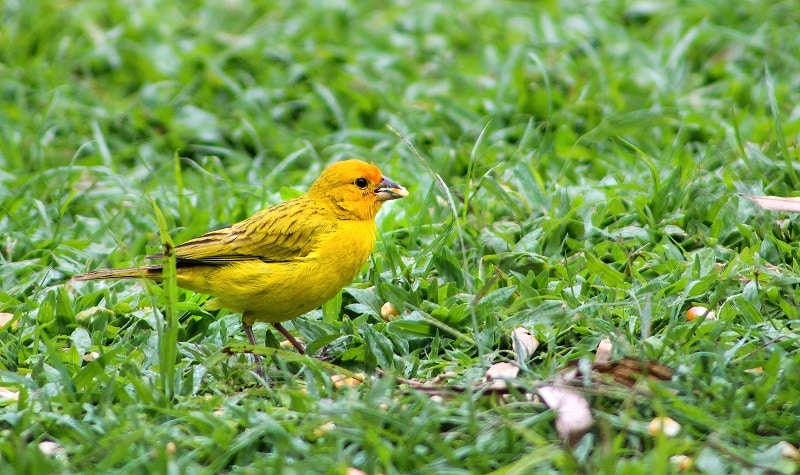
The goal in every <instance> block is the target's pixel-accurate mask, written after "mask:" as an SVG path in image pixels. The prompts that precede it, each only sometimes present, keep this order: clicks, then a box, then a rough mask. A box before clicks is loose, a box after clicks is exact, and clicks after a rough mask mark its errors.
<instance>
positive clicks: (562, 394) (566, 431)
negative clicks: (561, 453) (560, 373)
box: [536, 386, 592, 446]
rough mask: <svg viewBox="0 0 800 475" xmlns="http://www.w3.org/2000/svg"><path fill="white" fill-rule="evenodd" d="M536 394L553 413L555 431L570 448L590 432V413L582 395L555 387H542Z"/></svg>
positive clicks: (587, 402) (587, 403)
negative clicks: (554, 415)
mask: <svg viewBox="0 0 800 475" xmlns="http://www.w3.org/2000/svg"><path fill="white" fill-rule="evenodd" d="M536 392H537V393H538V394H539V397H540V398H542V401H544V403H545V404H547V406H548V407H549V408H550V409H552V410H553V411H555V413H556V431H557V432H558V435H559V436H560V437H561V438H562V439H564V440H565V441H566V442H567V443H568V444H569V445H570V446H574V445H575V444H576V443H578V441H579V440H580V439H581V437H583V435H584V434H586V433H587V432H589V430H591V428H592V411H591V409H590V408H589V401H587V400H586V398H585V397H583V395H582V394H580V393H578V392H575V391H572V390H570V389H566V388H561V387H557V386H542V387H540V388H538V389H537V390H536Z"/></svg>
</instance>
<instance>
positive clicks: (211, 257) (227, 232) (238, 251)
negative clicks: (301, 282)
mask: <svg viewBox="0 0 800 475" xmlns="http://www.w3.org/2000/svg"><path fill="white" fill-rule="evenodd" d="M336 227H337V224H336V221H335V220H332V219H330V218H329V217H327V216H324V214H323V210H322V209H319V208H315V207H313V206H311V204H309V203H304V202H302V201H297V200H292V201H288V202H285V203H282V204H280V205H277V206H274V207H272V208H269V209H266V210H264V211H261V212H260V213H257V214H255V215H253V216H251V217H249V218H247V219H245V220H244V221H240V222H238V223H236V224H233V225H231V226H227V227H224V228H221V229H217V230H216V231H211V232H208V233H206V234H203V235H202V236H198V237H196V238H194V239H191V240H189V241H186V242H185V243H183V244H181V245H179V246H177V247H175V257H176V259H177V261H178V263H183V264H225V263H229V262H237V261H244V260H253V259H258V260H262V261H265V262H289V261H293V260H295V259H298V258H302V257H304V256H307V255H308V254H310V253H312V252H313V251H314V250H315V249H316V248H317V246H318V245H319V243H320V241H321V240H322V239H323V238H324V237H325V236H326V235H328V234H330V233H332V232H333V231H335V230H336ZM148 257H150V258H156V259H157V258H161V254H155V255H153V256H148Z"/></svg>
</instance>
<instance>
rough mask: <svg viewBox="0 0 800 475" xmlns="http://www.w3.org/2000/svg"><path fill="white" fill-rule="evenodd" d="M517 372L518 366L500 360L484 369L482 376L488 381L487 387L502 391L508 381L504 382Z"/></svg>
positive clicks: (515, 375)
mask: <svg viewBox="0 0 800 475" xmlns="http://www.w3.org/2000/svg"><path fill="white" fill-rule="evenodd" d="M517 374H519V367H517V366H516V365H513V364H511V363H506V362H505V361H501V362H500V363H495V364H493V365H492V366H490V367H489V369H487V370H486V376H484V378H483V380H484V381H485V382H487V383H489V387H488V388H487V389H490V390H492V391H502V390H504V389H506V387H508V383H507V382H506V381H507V380H509V379H514V378H516V377H517Z"/></svg>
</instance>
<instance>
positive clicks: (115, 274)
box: [71, 266, 162, 282]
mask: <svg viewBox="0 0 800 475" xmlns="http://www.w3.org/2000/svg"><path fill="white" fill-rule="evenodd" d="M161 277H162V268H161V266H145V267H129V268H127V269H101V270H96V271H94V272H89V273H86V274H80V275H76V276H74V277H72V279H71V280H72V281H73V282H76V281H81V280H104V279H152V280H161Z"/></svg>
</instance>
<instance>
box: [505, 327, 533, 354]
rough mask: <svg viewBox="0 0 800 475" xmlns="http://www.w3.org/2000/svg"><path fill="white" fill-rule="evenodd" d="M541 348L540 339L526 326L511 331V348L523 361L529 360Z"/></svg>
mask: <svg viewBox="0 0 800 475" xmlns="http://www.w3.org/2000/svg"><path fill="white" fill-rule="evenodd" d="M536 348H539V340H537V339H536V337H534V336H533V334H532V333H531V331H530V330H528V329H527V328H525V327H517V328H515V329H514V330H513V331H512V332H511V349H512V350H514V354H515V355H517V358H520V360H521V361H528V360H529V359H530V357H531V356H533V353H535V352H536Z"/></svg>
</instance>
